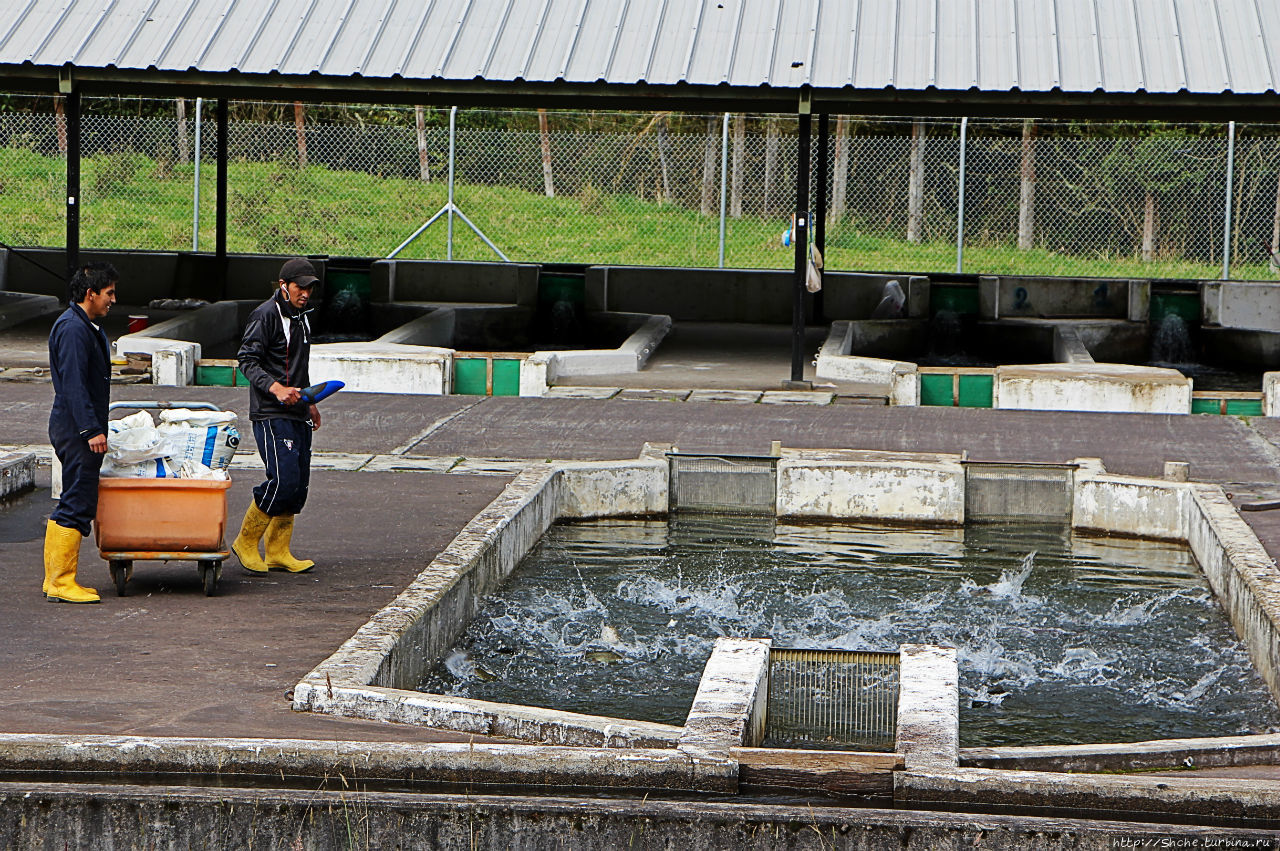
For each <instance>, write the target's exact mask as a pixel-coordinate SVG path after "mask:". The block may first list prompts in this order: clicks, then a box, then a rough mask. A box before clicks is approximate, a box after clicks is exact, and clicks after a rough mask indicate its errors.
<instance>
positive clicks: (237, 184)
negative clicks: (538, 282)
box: [0, 96, 1280, 279]
mask: <svg viewBox="0 0 1280 851" xmlns="http://www.w3.org/2000/svg"><path fill="white" fill-rule="evenodd" d="M50 104H51V101H50V100H49V99H47V98H46V99H35V98H31V99H29V100H28V101H24V99H22V98H20V97H16V96H9V97H7V98H5V107H6V109H5V111H3V112H0V211H3V216H2V217H0V230H2V231H3V233H0V240H3V241H5V242H9V243H10V244H19V245H23V244H25V245H53V246H56V245H61V244H62V243H63V240H64V238H65V226H64V225H63V221H64V207H63V204H64V198H63V195H64V181H65V168H66V164H65V149H66V144H65V121H64V120H63V118H62V116H61V115H60V114H59V113H57V112H56V111H55V109H54V108H53V107H51V106H50ZM83 106H84V117H83V120H82V155H83V165H82V178H81V180H82V207H81V222H82V237H81V244H82V245H83V246H84V247H86V248H136V249H147V250H186V249H191V248H193V247H194V248H197V249H199V250H204V251H209V250H212V249H213V246H214V216H215V210H214V178H215V163H216V154H217V152H216V150H215V144H216V137H215V133H214V123H213V108H212V106H213V105H212V103H205V104H204V105H203V113H202V115H201V116H200V117H201V118H202V119H203V121H202V122H198V121H197V116H196V114H195V113H196V103H195V102H193V101H186V102H185V103H183V104H181V105H180V104H179V102H176V101H132V100H120V99H94V98H85V99H84V103H83ZM268 106H270V109H268V108H267V107H265V106H263V105H260V104H234V105H233V108H232V114H233V118H232V120H231V121H230V124H229V139H228V143H229V157H228V159H229V189H228V211H227V214H228V225H227V246H228V249H229V250H230V251H232V252H266V253H315V254H330V255H349V256H366V257H370V256H372V257H382V256H387V255H388V254H390V253H391V252H393V251H395V250H396V248H397V247H398V246H400V245H401V243H402V242H404V241H405V240H406V238H408V237H409V236H410V235H411V234H413V233H414V232H415V231H416V230H417V229H418V228H419V227H420V226H421V225H422V224H423V223H424V222H426V221H427V220H428V219H430V218H431V217H432V216H433V215H435V214H436V213H437V212H439V211H442V210H447V209H450V208H449V207H448V204H449V202H450V198H451V197H452V203H453V205H454V207H453V208H452V209H454V210H456V211H458V212H460V213H461V214H463V215H465V216H466V217H467V218H468V219H469V220H470V221H471V222H473V223H474V225H475V226H476V227H477V228H478V229H479V230H480V231H482V232H483V233H484V235H485V236H486V237H487V238H488V240H489V241H491V242H492V243H493V245H494V246H496V248H498V249H499V250H500V251H501V252H502V253H503V254H504V255H505V256H507V257H508V258H510V259H512V260H521V261H536V262H565V263H623V264H640V265H679V266H715V265H719V264H720V263H721V262H722V261H721V256H723V263H724V264H725V265H727V266H734V267H753V268H791V266H792V264H793V262H794V261H793V257H794V255H793V253H792V250H791V249H789V248H787V247H785V246H784V245H783V241H784V240H783V237H784V231H786V230H787V228H788V226H789V222H790V218H791V210H792V208H793V206H794V203H795V201H794V184H793V181H794V175H795V170H796V158H797V155H798V140H797V126H796V124H797V122H796V119H795V118H794V117H789V116H756V115H733V116H729V117H725V116H720V115H714V116H696V115H685V114H682V115H676V114H669V113H656V114H654V113H647V114H640V113H629V114H602V113H591V114H582V113H575V114H570V113H557V112H551V113H547V114H546V115H545V119H546V128H547V129H546V131H545V132H543V131H541V130H540V125H539V122H538V118H539V116H538V114H537V113H536V112H529V111H525V112H496V111H487V110H465V111H459V112H458V113H457V122H456V131H455V132H454V134H453V138H452V139H451V138H450V129H449V125H450V121H449V118H450V115H449V111H448V110H438V109H437V110H433V109H422V110H416V111H415V109H413V108H411V107H410V108H384V107H361V108H345V107H324V106H309V107H307V112H306V114H305V116H299V117H300V118H302V121H301V122H300V123H299V122H297V121H294V120H288V117H287V113H289V112H291V111H292V106H290V105H268ZM268 112H273V113H274V114H273V115H270V116H268V117H262V116H263V115H264V114H266V113H268ZM317 115H318V116H319V118H315V117H314V116H317ZM240 116H253V117H240ZM816 124H817V122H816V120H815V121H814V131H815V134H814V141H813V161H812V163H811V171H812V173H813V174H814V175H815V179H816V175H817V165H818V163H817V139H816ZM830 127H831V132H830V139H829V158H828V169H827V175H826V181H827V185H826V198H827V206H828V217H827V230H826V246H827V252H826V253H827V262H828V265H829V267H830V268H836V269H855V270H875V271H891V272H906V271H910V272H924V273H944V272H957V271H962V272H965V273H969V274H976V273H1003V274H1042V275H1081V276H1084V275H1089V276H1141V277H1166V278H1168V277H1173V278H1217V277H1220V276H1222V274H1223V269H1224V265H1225V266H1226V267H1227V268H1228V269H1229V273H1230V275H1231V277H1234V278H1237V279H1249V278H1271V277H1273V272H1272V266H1271V264H1270V263H1269V261H1268V253H1267V252H1268V249H1269V248H1270V249H1271V250H1272V251H1275V250H1277V244H1278V243H1280V138H1278V137H1277V132H1276V128H1274V127H1271V126H1264V125H1250V126H1241V127H1239V128H1237V132H1236V133H1235V138H1234V140H1233V139H1232V138H1230V137H1229V133H1228V128H1227V127H1225V126H1220V125H1212V126H1210V125H1186V126H1175V125H1149V124H1097V123H1094V124H1088V125H1084V124H1072V123H1065V122H1034V123H1032V122H977V121H973V122H967V123H965V124H963V125H962V123H961V122H959V121H936V120H933V121H910V120H878V119H868V118H865V117H848V116H831V118H830ZM1233 146H1234V156H1232V155H1231V154H1232V148H1233ZM197 148H199V151H200V154H199V169H198V170H197V165H196V163H197V155H196V151H197ZM451 151H452V152H453V156H452V161H451V158H450V152H451ZM1229 170H1230V171H1231V173H1232V178H1231V187H1232V192H1231V196H1230V204H1231V211H1230V224H1228V210H1227V205H1228V194H1227V181H1228V171H1229ZM450 173H452V175H453V184H452V195H451V193H450V182H449V176H450ZM197 175H198V176H199V180H197ZM197 184H198V187H197ZM816 189H817V187H816V185H815V186H814V187H813V191H812V193H811V198H812V199H813V203H816V199H817V192H816ZM722 209H723V210H724V213H723V215H722V213H721V210H722ZM197 210H198V216H197V215H196V213H197ZM449 218H450V216H448V215H447V214H446V215H444V216H442V217H441V218H440V219H439V220H438V221H437V222H436V223H434V224H433V225H432V226H431V227H430V228H428V229H427V230H426V231H424V232H423V233H422V234H421V235H420V236H419V237H417V238H416V239H414V240H412V241H411V242H410V243H409V244H408V245H407V246H405V247H404V248H403V250H402V251H401V252H400V254H399V256H401V257H408V258H444V257H448V256H452V257H453V258H455V259H464V260H485V259H492V258H493V257H494V252H493V250H492V249H491V248H490V247H489V246H488V245H486V243H485V241H484V240H482V239H481V238H480V237H479V236H477V235H476V234H475V233H473V232H472V231H471V229H470V228H469V227H467V226H466V224H465V223H464V222H463V221H462V220H461V218H459V217H456V216H455V217H453V228H452V240H450V236H449V231H450V228H449ZM1228 228H1229V230H1228ZM722 229H723V234H724V236H723V243H722V239H721V232H722ZM197 231H198V232H197ZM1224 234H1225V235H1226V236H1227V238H1226V239H1225V240H1224ZM1224 250H1225V252H1226V257H1225V260H1224ZM722 252H723V255H722Z"/></svg>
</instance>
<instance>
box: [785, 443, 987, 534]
mask: <svg viewBox="0 0 1280 851" xmlns="http://www.w3.org/2000/svg"><path fill="white" fill-rule="evenodd" d="M817 454H818V455H819V456H820V457H818V458H812V457H806V456H811V455H812V453H805V454H804V456H801V455H800V454H799V453H796V452H792V451H790V450H788V451H784V453H783V456H782V460H780V461H779V462H778V499H777V514H778V516H779V517H830V518H835V519H840V520H880V521H887V522H895V523H896V522H928V523H931V524H936V523H953V524H957V525H958V524H961V523H964V467H963V466H962V465H961V464H960V462H959V458H957V457H955V456H926V455H918V454H908V453H893V452H859V451H852V450H851V451H847V452H839V453H834V452H833V453H817ZM822 455H826V456H827V457H826V458H823V457H821V456H822Z"/></svg>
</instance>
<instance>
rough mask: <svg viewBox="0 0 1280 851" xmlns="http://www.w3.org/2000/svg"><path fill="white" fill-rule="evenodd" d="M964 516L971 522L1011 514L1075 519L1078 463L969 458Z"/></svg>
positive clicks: (1044, 518) (989, 519) (1028, 516)
mask: <svg viewBox="0 0 1280 851" xmlns="http://www.w3.org/2000/svg"><path fill="white" fill-rule="evenodd" d="M964 474H965V488H964V516H965V520H967V521H969V522H979V521H992V520H994V521H1003V520H1007V519H1009V518H1011V517H1020V518H1024V519H1026V518H1033V519H1039V520H1053V521H1055V522H1057V521H1063V520H1065V521H1068V522H1070V520H1071V510H1072V505H1071V503H1072V496H1073V494H1074V493H1075V465H1074V464H1044V463H1034V462H1025V463H1008V464H1004V463H999V462H993V461H967V462H965V467H964Z"/></svg>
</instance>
